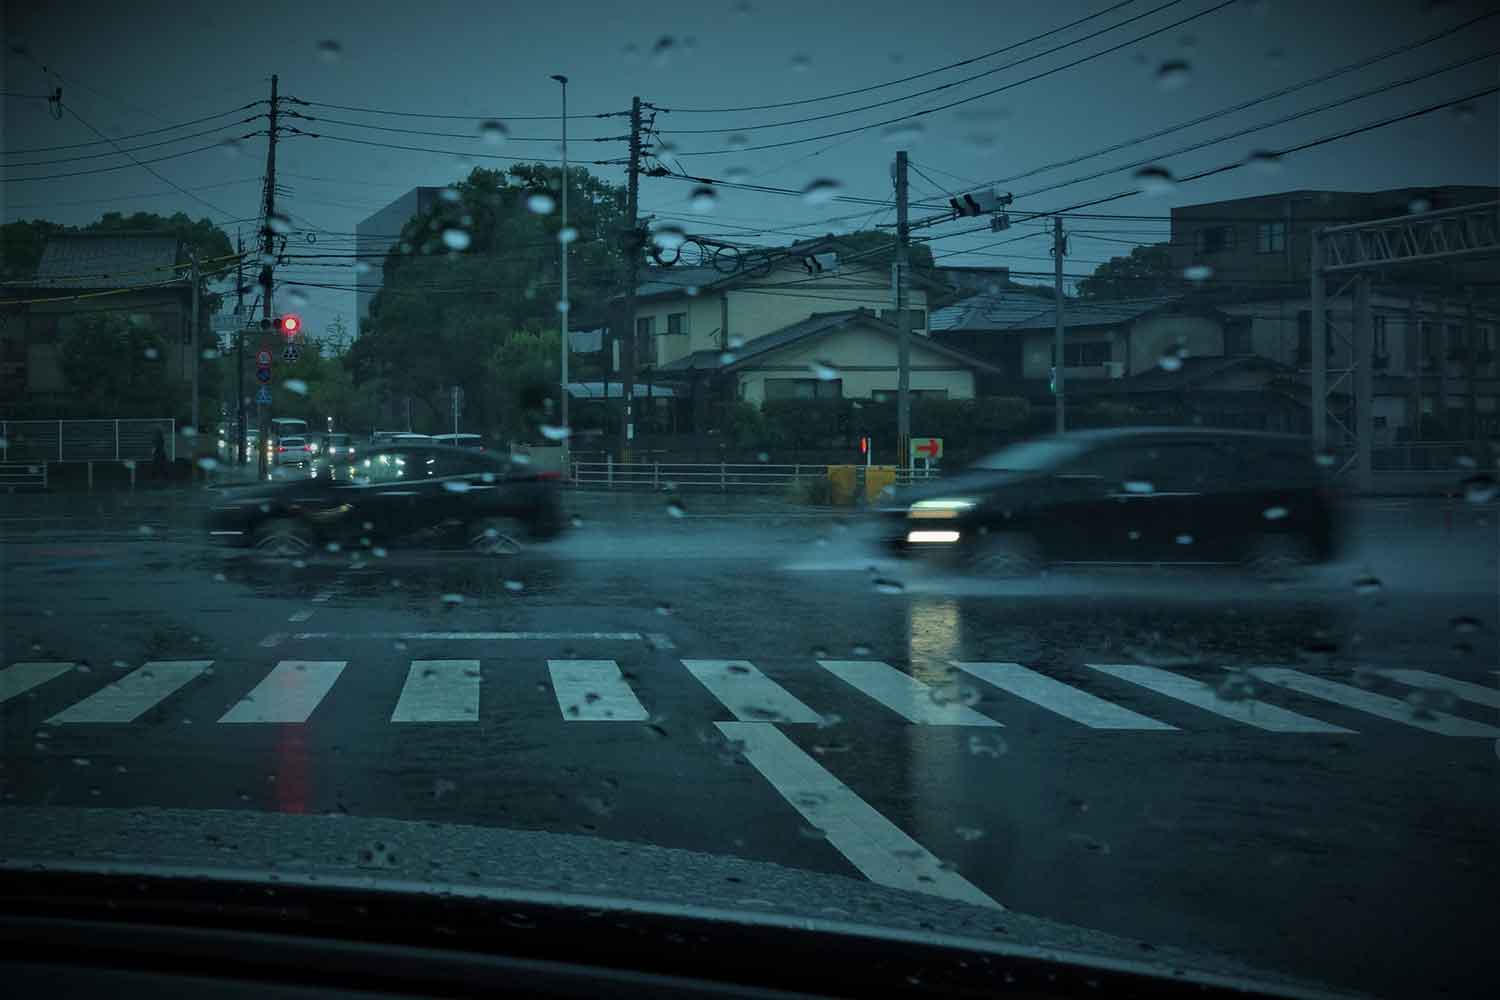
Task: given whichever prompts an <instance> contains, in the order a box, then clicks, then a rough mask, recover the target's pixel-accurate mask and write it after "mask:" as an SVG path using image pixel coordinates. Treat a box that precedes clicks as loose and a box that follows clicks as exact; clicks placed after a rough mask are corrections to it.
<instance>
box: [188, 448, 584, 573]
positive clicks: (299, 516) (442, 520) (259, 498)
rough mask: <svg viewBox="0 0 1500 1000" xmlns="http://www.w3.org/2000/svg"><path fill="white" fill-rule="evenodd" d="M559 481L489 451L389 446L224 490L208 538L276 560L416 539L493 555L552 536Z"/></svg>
mask: <svg viewBox="0 0 1500 1000" xmlns="http://www.w3.org/2000/svg"><path fill="white" fill-rule="evenodd" d="M559 479H560V477H559V476H558V474H557V473H549V472H537V471H534V470H532V469H531V467H530V466H528V465H525V464H522V463H518V462H514V461H512V460H511V459H510V458H509V457H507V456H504V455H497V454H494V453H492V452H479V451H472V450H467V449H460V448H445V447H440V446H436V445H424V444H393V445H389V446H386V447H383V448H375V449H372V450H368V451H364V452H361V453H360V455H359V456H358V458H356V459H355V460H354V461H353V462H351V463H349V464H348V465H347V466H346V467H341V466H337V465H330V464H323V465H321V466H319V467H315V468H314V470H313V474H312V475H310V476H306V477H298V478H295V479H289V480H282V481H278V482H273V483H267V484H264V485H259V486H252V487H246V488H242V489H236V490H228V491H226V492H225V495H224V496H223V497H222V498H220V499H219V500H218V502H217V503H215V504H214V506H213V507H212V508H211V510H210V512H209V517H208V530H209V532H210V534H211V535H213V536H214V537H216V538H219V539H221V540H223V541H227V542H231V543H234V544H240V545H252V546H255V547H257V548H259V549H261V550H263V551H266V552H268V553H272V554H277V555H294V554H298V553H302V552H306V551H309V550H311V549H312V548H314V547H317V546H320V545H327V544H329V543H337V544H338V545H340V546H342V547H350V546H359V547H373V546H375V545H377V544H382V543H387V542H392V541H398V540H402V539H413V538H420V537H427V538H433V539H442V540H448V541H455V542H458V543H461V544H463V545H466V546H467V547H469V548H471V549H473V550H474V551H477V552H481V553H486V554H498V553H504V552H510V551H515V550H517V549H519V548H520V546H521V543H522V540H523V539H545V538H550V537H552V536H554V535H556V534H558V533H559V532H560V531H561V530H562V524H563V519H562V505H561V497H560V491H559V486H560V483H559Z"/></svg>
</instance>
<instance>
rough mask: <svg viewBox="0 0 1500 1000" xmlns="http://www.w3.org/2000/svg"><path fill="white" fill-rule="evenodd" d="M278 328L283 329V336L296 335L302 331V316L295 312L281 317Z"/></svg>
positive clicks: (277, 324) (278, 320) (277, 322)
mask: <svg viewBox="0 0 1500 1000" xmlns="http://www.w3.org/2000/svg"><path fill="white" fill-rule="evenodd" d="M276 329H278V330H280V331H281V334H282V336H285V337H295V336H297V334H299V333H301V332H302V317H301V316H297V315H295V314H293V315H287V316H282V317H279V318H278V319H277V320H276Z"/></svg>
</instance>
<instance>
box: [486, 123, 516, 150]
mask: <svg viewBox="0 0 1500 1000" xmlns="http://www.w3.org/2000/svg"><path fill="white" fill-rule="evenodd" d="M508 135H510V130H509V129H507V128H506V127H505V123H504V122H497V121H495V120H494V119H490V120H489V121H486V122H480V123H479V138H481V139H483V140H484V141H485V143H486V144H487V145H490V146H498V145H500V144H501V143H502V142H504V141H505V139H506V137H507V136H508Z"/></svg>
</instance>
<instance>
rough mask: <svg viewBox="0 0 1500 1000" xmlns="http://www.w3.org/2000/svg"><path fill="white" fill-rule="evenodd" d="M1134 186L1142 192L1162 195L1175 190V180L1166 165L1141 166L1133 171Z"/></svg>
mask: <svg viewBox="0 0 1500 1000" xmlns="http://www.w3.org/2000/svg"><path fill="white" fill-rule="evenodd" d="M1135 186H1136V189H1137V190H1139V191H1140V192H1141V193H1142V194H1146V195H1164V194H1170V193H1171V192H1172V191H1174V190H1176V188H1177V182H1176V181H1174V180H1173V179H1172V172H1171V171H1170V170H1168V169H1167V168H1166V167H1142V168H1141V169H1139V170H1137V171H1136V172H1135Z"/></svg>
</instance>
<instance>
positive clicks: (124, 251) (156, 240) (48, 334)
mask: <svg viewBox="0 0 1500 1000" xmlns="http://www.w3.org/2000/svg"><path fill="white" fill-rule="evenodd" d="M191 311H192V285H191V282H190V280H189V277H188V269H187V258H186V254H185V253H184V251H183V248H182V246H181V245H180V243H179V241H178V239H177V237H175V236H172V235H167V234H162V233H119V232H109V233H58V234H55V235H53V236H50V237H49V238H48V239H47V244H46V247H45V248H44V249H43V251H42V258H41V261H40V262H39V263H38V264H37V270H36V275H35V277H33V278H31V279H30V280H27V281H21V282H10V283H7V284H6V285H5V286H4V287H3V289H0V399H3V400H4V401H5V407H4V408H5V411H6V415H7V416H9V415H13V414H14V413H15V412H16V411H17V410H22V409H24V410H26V411H28V412H31V413H41V412H45V413H47V414H48V415H56V414H57V413H63V412H66V411H67V410H68V408H69V404H70V403H71V402H72V394H71V393H70V387H69V386H68V384H67V379H66V377H65V376H64V373H63V366H62V345H63V343H64V342H65V341H66V339H67V337H68V335H69V333H71V332H72V330H73V329H74V328H75V327H76V325H77V324H78V323H79V321H80V320H82V319H83V318H85V317H88V316H91V315H96V314H98V313H113V314H118V315H122V316H125V317H128V319H129V321H130V322H131V323H132V324H133V325H134V326H136V327H137V328H147V329H150V330H151V331H153V332H154V333H156V334H157V336H158V338H159V339H160V340H161V342H162V343H163V344H165V345H166V347H167V349H166V350H165V351H164V352H163V356H162V357H160V358H153V359H151V361H152V362H156V363H159V364H160V377H161V378H162V379H163V380H164V381H172V380H176V381H179V382H182V383H185V382H189V381H191V379H192V370H193V369H192V364H193V358H192V354H193V346H192V326H191V324H190V322H189V317H190V315H191ZM206 329H207V327H206V324H205V330H206ZM204 337H205V340H206V341H207V342H208V343H211V342H212V335H211V334H208V333H205V334H204Z"/></svg>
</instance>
